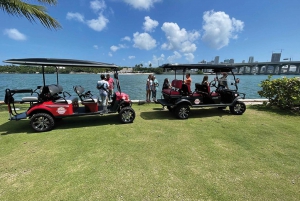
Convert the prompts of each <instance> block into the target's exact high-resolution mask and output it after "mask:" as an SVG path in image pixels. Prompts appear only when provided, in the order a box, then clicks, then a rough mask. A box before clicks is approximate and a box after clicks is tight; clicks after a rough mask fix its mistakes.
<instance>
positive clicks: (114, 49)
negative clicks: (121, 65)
mask: <svg viewBox="0 0 300 201" xmlns="http://www.w3.org/2000/svg"><path fill="white" fill-rule="evenodd" d="M118 49H120V48H119V47H118V46H115V45H113V46H111V47H110V50H111V51H113V52H115V51H117V50H118Z"/></svg>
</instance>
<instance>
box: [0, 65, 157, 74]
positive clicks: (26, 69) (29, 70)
mask: <svg viewBox="0 0 300 201" xmlns="http://www.w3.org/2000/svg"><path fill="white" fill-rule="evenodd" d="M122 69H123V67H119V68H118V71H120V70H122ZM110 71H111V69H110V68H81V67H64V68H59V69H58V72H59V73H60V74H69V73H95V74H96V73H107V72H110ZM44 72H45V73H46V74H53V73H56V68H55V67H51V66H49V67H45V68H44ZM132 72H133V73H154V74H162V73H163V69H161V68H143V67H134V68H132ZM0 73H20V74H35V73H42V67H40V66H26V65H20V66H15V65H5V66H1V67H0Z"/></svg>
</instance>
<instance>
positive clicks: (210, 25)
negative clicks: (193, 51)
mask: <svg viewBox="0 0 300 201" xmlns="http://www.w3.org/2000/svg"><path fill="white" fill-rule="evenodd" d="M203 20H204V24H203V30H204V34H203V36H202V40H203V41H204V42H205V43H207V44H208V45H209V46H210V47H211V48H214V49H221V48H222V47H225V46H227V45H228V44H229V41H230V39H237V38H238V35H237V33H238V32H241V31H243V29H244V22H242V21H241V20H236V19H235V18H232V19H230V17H229V15H227V14H226V13H224V12H221V11H219V12H215V11H213V10H211V11H206V12H204V14H203Z"/></svg>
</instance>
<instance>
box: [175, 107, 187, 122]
mask: <svg viewBox="0 0 300 201" xmlns="http://www.w3.org/2000/svg"><path fill="white" fill-rule="evenodd" d="M189 113H190V107H189V106H188V105H187V104H181V105H178V106H177V107H176V108H175V114H176V117H177V118H178V119H187V118H189Z"/></svg>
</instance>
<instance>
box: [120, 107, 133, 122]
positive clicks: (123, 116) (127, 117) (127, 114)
mask: <svg viewBox="0 0 300 201" xmlns="http://www.w3.org/2000/svg"><path fill="white" fill-rule="evenodd" d="M119 118H120V120H121V122H122V123H124V124H125V123H132V122H133V120H134V119H135V112H134V110H133V109H132V108H131V107H124V108H122V109H121V110H120V113H119Z"/></svg>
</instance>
